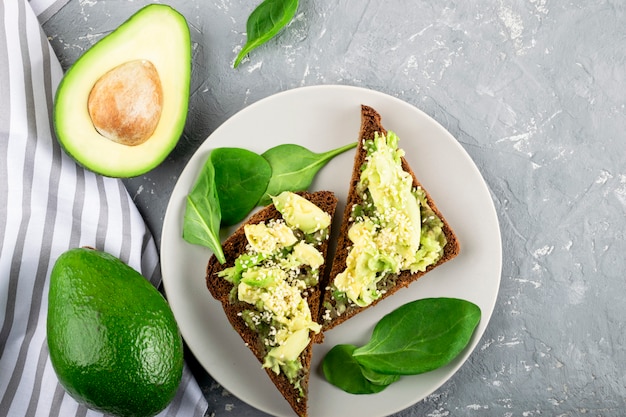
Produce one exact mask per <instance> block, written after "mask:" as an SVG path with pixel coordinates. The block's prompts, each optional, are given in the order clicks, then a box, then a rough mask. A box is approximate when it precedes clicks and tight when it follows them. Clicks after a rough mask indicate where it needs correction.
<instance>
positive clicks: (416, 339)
mask: <svg viewBox="0 0 626 417" xmlns="http://www.w3.org/2000/svg"><path fill="white" fill-rule="evenodd" d="M480 316H481V312H480V308H479V307H478V306H477V305H475V304H473V303H471V302H469V301H466V300H461V299H457V298H426V299H422V300H417V301H413V302H410V303H407V304H405V305H403V306H401V307H399V308H397V309H396V310H394V311H392V312H391V313H389V314H387V315H386V316H385V317H383V318H382V319H381V320H380V321H379V322H378V323H377V324H376V326H375V327H374V331H373V332H372V337H371V339H370V341H369V342H368V343H367V344H365V345H364V346H361V347H360V348H358V349H356V350H355V351H354V352H353V355H354V358H355V360H356V361H357V362H358V363H359V364H361V365H362V366H364V367H366V368H369V369H371V370H374V371H376V372H380V373H383V374H397V375H415V374H420V373H423V372H428V371H432V370H434V369H437V368H439V367H442V366H444V365H446V364H448V363H449V362H450V361H451V360H452V359H454V358H455V357H456V356H457V355H459V354H460V353H461V351H462V350H463V349H464V348H465V346H467V344H468V342H469V341H470V339H471V337H472V334H473V333H474V330H475V328H476V326H477V325H478V322H479V321H480Z"/></svg>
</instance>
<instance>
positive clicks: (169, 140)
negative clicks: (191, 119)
mask: <svg viewBox="0 0 626 417" xmlns="http://www.w3.org/2000/svg"><path fill="white" fill-rule="evenodd" d="M190 79H191V38H190V33H189V26H188V25H187V21H186V19H185V18H184V16H182V15H181V14H180V13H178V12H177V11H176V10H174V9H173V8H172V7H170V6H166V5H161V4H152V5H148V6H145V7H144V8H142V9H140V10H139V11H138V12H137V13H135V14H134V15H133V16H131V17H130V18H129V19H128V20H127V21H126V22H124V23H122V24H121V25H120V26H119V27H118V28H117V29H115V30H114V31H113V32H111V33H110V34H108V35H107V36H106V37H104V38H102V39H101V40H100V41H98V42H97V43H96V44H95V45H93V46H92V47H91V48H90V49H88V50H87V51H86V52H85V53H84V54H83V55H82V56H81V57H80V58H78V60H77V61H76V62H75V63H74V64H73V65H72V66H71V67H70V68H69V69H68V71H67V72H66V73H65V75H64V77H63V79H62V80H61V83H60V84H59V86H58V89H57V92H56V96H55V102H54V110H53V121H54V129H55V133H56V136H57V139H58V141H59V142H60V144H61V146H62V147H63V149H64V150H65V152H67V153H68V154H69V155H70V156H71V157H72V158H74V159H75V160H76V161H77V162H78V163H79V164H81V165H83V166H84V167H86V168H88V169H90V170H92V171H94V172H96V173H99V174H102V175H104V176H109V177H134V176H138V175H141V174H143V173H146V172H148V171H150V170H151V169H153V168H155V167H156V166H157V165H159V164H160V163H161V162H163V160H164V159H165V158H166V157H167V156H168V155H169V153H170V152H171V151H172V149H174V147H175V146H176V143H177V142H178V140H179V139H180V137H181V135H182V132H183V129H184V127H185V122H186V119H187V109H188V105H189V86H190ZM133 83H134V84H133ZM98 86H99V87H98ZM94 96H95V98H94ZM116 103H117V106H118V107H119V108H116V107H115V106H116ZM120 103H121V104H120ZM146 103H148V104H146ZM142 113H148V114H147V118H146V117H144V118H143V119H141V114H142ZM136 115H139V116H136ZM137 117H139V119H137ZM140 119H141V120H140ZM144 119H146V120H148V121H147V122H146V120H144ZM101 124H105V125H106V126H104V127H103V126H100V125H101ZM122 125H125V126H122ZM146 125H147V127H146ZM111 126H113V130H115V131H118V132H122V133H121V134H120V135H121V139H120V137H116V135H115V134H113V137H111V135H110V134H109V133H107V132H108V130H110V129H108V128H110V127H111ZM128 126H130V127H128ZM137 126H140V127H139V128H138V127H137ZM129 129H130V131H131V133H132V132H135V133H137V132H139V133H138V134H135V136H142V137H139V138H137V137H130V136H132V134H131V135H130V136H129V138H128V140H126V139H124V135H126V133H123V132H125V131H128V130H129ZM120 135H118V136H120Z"/></svg>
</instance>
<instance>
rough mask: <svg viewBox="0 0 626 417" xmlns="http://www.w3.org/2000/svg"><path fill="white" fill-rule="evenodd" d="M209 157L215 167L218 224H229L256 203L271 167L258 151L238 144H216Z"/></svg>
mask: <svg viewBox="0 0 626 417" xmlns="http://www.w3.org/2000/svg"><path fill="white" fill-rule="evenodd" d="M210 158H211V162H212V164H213V167H214V168H215V189H216V190H217V195H218V198H219V202H220V209H221V214H222V222H221V225H222V226H231V225H233V224H236V223H238V222H240V221H241V220H243V219H244V218H245V217H246V216H247V215H248V213H250V211H252V209H253V208H254V207H256V205H257V202H258V201H259V199H260V198H261V197H262V196H263V194H264V193H265V189H266V188H267V184H268V182H269V180H270V177H271V175H272V168H271V167H270V164H269V163H268V162H267V161H266V160H265V158H263V157H262V156H261V155H259V154H257V153H255V152H252V151H249V150H247V149H242V148H216V149H213V151H211V155H210Z"/></svg>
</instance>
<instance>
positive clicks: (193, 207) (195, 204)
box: [183, 158, 226, 263]
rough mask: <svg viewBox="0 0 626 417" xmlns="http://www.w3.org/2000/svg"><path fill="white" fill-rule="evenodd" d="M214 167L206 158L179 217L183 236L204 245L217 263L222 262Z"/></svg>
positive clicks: (209, 159) (219, 216)
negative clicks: (181, 222) (181, 217)
mask: <svg viewBox="0 0 626 417" xmlns="http://www.w3.org/2000/svg"><path fill="white" fill-rule="evenodd" d="M214 177H215V169H214V168H213V164H212V163H211V158H207V161H206V162H205V164H204V167H203V169H202V171H201V172H200V176H199V177H198V179H197V180H196V183H195V184H194V186H193V188H192V189H191V192H190V193H189V194H188V195H187V204H186V206H185V217H184V221H183V239H185V240H186V241H187V242H189V243H192V244H194V245H202V246H206V247H208V248H209V249H211V251H213V253H214V254H215V257H216V258H217V259H218V260H219V262H220V263H224V262H226V259H225V257H224V251H223V250H222V243H221V241H220V236H219V234H220V221H221V214H220V202H219V199H218V196H217V190H216V188H215V182H214Z"/></svg>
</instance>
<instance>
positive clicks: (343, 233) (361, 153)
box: [320, 105, 460, 331]
mask: <svg viewBox="0 0 626 417" xmlns="http://www.w3.org/2000/svg"><path fill="white" fill-rule="evenodd" d="M376 132H378V133H379V134H381V135H386V134H387V131H386V130H385V128H384V127H383V125H382V122H381V116H380V114H379V113H378V112H377V111H376V110H374V109H373V108H371V107H369V106H365V105H362V106H361V128H360V132H359V144H358V146H357V149H356V154H355V156H354V168H353V170H352V178H351V181H350V188H349V191H348V199H347V202H346V207H345V211H344V213H343V219H342V222H341V229H340V230H339V237H338V241H337V249H336V252H335V257H334V260H333V264H332V267H331V270H330V274H329V277H328V281H327V283H328V285H327V287H326V291H325V294H324V298H323V304H327V303H329V304H330V305H334V304H335V302H334V300H333V298H332V291H331V290H329V286H330V283H332V282H333V279H334V278H335V276H337V275H338V274H339V273H341V272H342V271H343V270H345V268H346V258H347V256H348V252H349V248H350V246H351V244H352V242H350V239H349V238H348V229H349V228H350V226H351V225H352V221H351V220H350V218H351V214H352V207H353V206H354V205H355V204H361V203H362V202H363V201H362V199H361V197H360V196H359V194H358V193H357V191H356V188H357V183H358V182H359V179H360V176H361V166H362V165H363V163H364V162H365V158H366V150H365V149H364V148H363V143H364V141H366V140H370V139H373V138H374V134H375V133H376ZM402 169H403V170H404V171H406V172H408V173H409V174H411V176H412V177H413V186H415V187H421V188H422V190H424V193H425V195H426V200H427V201H428V205H429V207H430V208H431V209H432V210H433V211H434V212H435V214H436V215H437V216H438V217H439V218H440V219H441V221H442V222H443V224H444V226H443V232H444V234H445V236H446V239H447V243H446V245H445V247H444V253H443V256H442V257H441V259H440V260H439V261H438V262H436V263H435V264H433V265H431V266H429V267H428V268H427V269H426V270H425V271H424V272H417V273H414V274H412V273H411V272H410V271H405V272H402V273H400V274H399V275H395V276H392V277H389V278H386V279H385V280H384V283H385V284H383V283H382V282H381V283H380V284H379V287H378V288H379V289H381V290H384V294H383V295H382V296H381V297H380V298H378V299H377V300H375V301H374V302H373V303H372V304H370V305H368V306H366V307H359V306H356V305H354V304H350V305H349V306H348V308H347V309H346V311H345V312H343V313H342V314H341V315H339V316H336V317H332V318H331V319H330V320H329V321H325V320H323V316H324V315H325V308H324V307H322V309H321V311H320V315H321V316H320V322H321V323H323V331H326V330H330V329H331V328H333V327H336V326H338V325H339V324H341V323H343V322H345V321H346V320H348V319H349V318H350V317H353V316H354V315H356V314H358V313H360V312H362V311H364V310H365V309H367V308H369V307H372V306H374V305H375V304H377V303H378V302H380V301H382V300H383V299H385V298H387V297H389V296H390V295H392V294H394V293H395V292H396V291H398V290H399V289H401V288H404V287H407V286H408V285H409V284H411V283H412V282H414V281H416V280H417V279H418V278H420V277H421V276H423V275H424V274H425V273H427V272H429V271H431V270H433V269H434V268H436V267H438V266H439V265H441V264H443V263H445V262H447V261H449V260H451V259H452V258H454V257H456V256H457V255H458V253H459V248H460V247H459V242H458V240H457V237H456V235H455V234H454V231H453V230H452V228H451V227H450V225H449V224H448V222H447V221H446V220H445V218H444V217H443V215H442V214H441V212H440V211H439V209H438V208H437V206H436V205H435V203H434V201H433V199H432V198H431V197H430V195H429V194H428V192H427V191H426V190H425V189H424V188H423V187H422V186H421V184H420V183H419V181H418V180H417V178H416V177H415V174H414V172H413V170H412V169H411V167H410V166H409V164H408V162H407V161H406V159H405V158H402ZM381 285H382V286H381Z"/></svg>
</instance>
